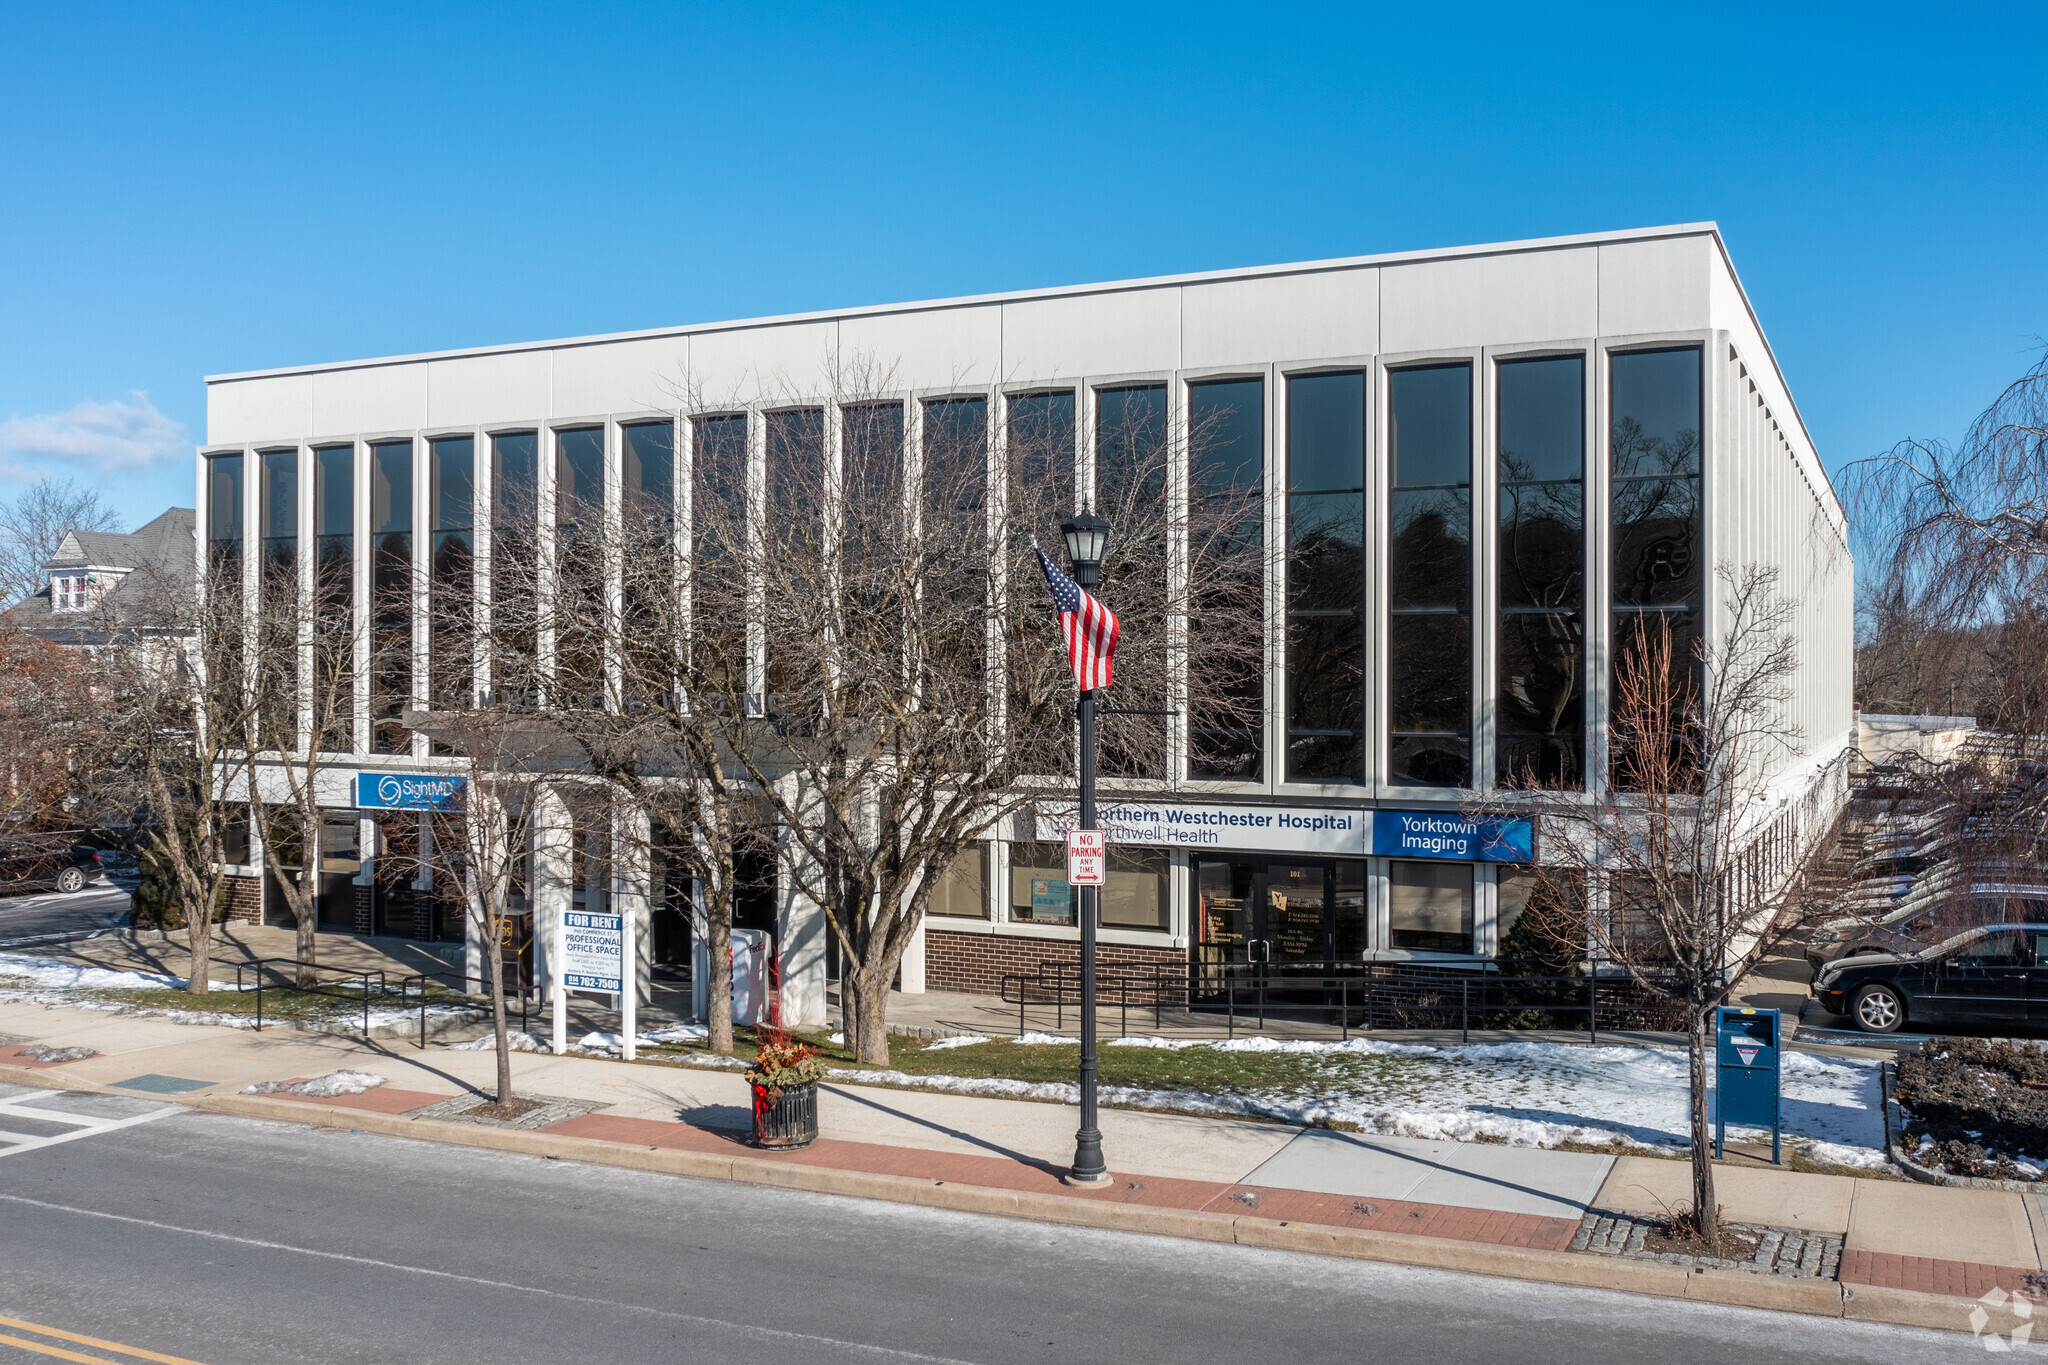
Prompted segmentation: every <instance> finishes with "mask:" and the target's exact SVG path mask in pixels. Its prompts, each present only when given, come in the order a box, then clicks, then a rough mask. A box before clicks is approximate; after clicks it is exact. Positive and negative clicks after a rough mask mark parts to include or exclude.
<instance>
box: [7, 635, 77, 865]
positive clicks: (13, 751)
mask: <svg viewBox="0 0 2048 1365" xmlns="http://www.w3.org/2000/svg"><path fill="white" fill-rule="evenodd" d="M93 677H94V664H93V656H92V655H91V653H89V652H88V651H86V650H84V649H80V648H77V647H67V646H64V645H59V644H55V643H53V642H51V641H49V640H46V639H43V638H42V637H41V636H38V635H36V634H35V633H34V632H32V631H28V630H24V629H22V628H21V627H19V626H16V625H14V624H12V623H11V622H8V621H7V620H6V619H5V618H0V753H4V754H5V755H6V756H7V758H6V764H7V766H6V770H5V772H4V773H0V823H4V824H5V825H6V826H7V827H9V828H10V829H14V830H57V829H65V828H76V827H77V826H78V825H79V824H80V823H81V822H90V821H91V819H92V812H90V811H89V810H84V809H81V808H80V805H79V801H80V798H81V796H82V795H83V794H84V789H83V787H82V784H81V781H80V776H81V775H80V771H79V765H78V752H77V745H78V735H77V726H78V716H79V714H80V712H81V711H82V710H83V709H84V708H85V707H86V706H88V705H89V704H90V701H91V693H92V687H93Z"/></svg>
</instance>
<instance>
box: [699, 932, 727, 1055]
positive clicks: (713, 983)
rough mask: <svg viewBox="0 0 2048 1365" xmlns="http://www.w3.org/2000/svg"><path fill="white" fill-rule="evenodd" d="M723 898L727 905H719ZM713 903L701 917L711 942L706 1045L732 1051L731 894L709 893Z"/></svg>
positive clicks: (715, 1048) (705, 1001)
mask: <svg viewBox="0 0 2048 1365" xmlns="http://www.w3.org/2000/svg"><path fill="white" fill-rule="evenodd" d="M721 899H724V900H725V901H726V902H727V907H728V908H726V909H720V908H719V906H718V905H717V902H718V901H719V900H721ZM712 901H713V904H712V905H711V907H710V908H709V909H708V910H707V912H706V914H705V916H704V918H705V921H706V927H707V928H708V929H709V930H710V939H711V942H710V944H709V945H708V946H707V948H706V949H705V953H704V956H705V959H706V967H705V970H707V971H709V972H710V973H711V980H709V981H707V982H706V983H705V990H704V1007H705V1010H706V1012H707V1013H708V1015H709V1016H710V1017H709V1018H708V1020H707V1021H706V1024H707V1027H706V1033H707V1035H708V1036H707V1037H706V1038H705V1046H706V1047H708V1048H709V1049H710V1050H711V1051H713V1052H721V1053H726V1054H728V1055H730V1054H731V1052H732V914H731V911H730V908H729V907H730V904H731V899H730V897H719V896H716V895H714V896H713V897H712Z"/></svg>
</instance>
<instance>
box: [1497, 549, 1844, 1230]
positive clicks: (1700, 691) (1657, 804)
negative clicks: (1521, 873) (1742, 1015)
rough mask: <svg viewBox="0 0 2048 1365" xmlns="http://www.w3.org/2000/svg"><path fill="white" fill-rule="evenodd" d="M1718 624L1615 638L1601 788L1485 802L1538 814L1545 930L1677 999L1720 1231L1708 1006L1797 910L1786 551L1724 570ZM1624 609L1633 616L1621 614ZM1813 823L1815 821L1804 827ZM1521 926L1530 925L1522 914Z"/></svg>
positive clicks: (1516, 794)
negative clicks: (1790, 799) (1698, 637)
mask: <svg viewBox="0 0 2048 1365" xmlns="http://www.w3.org/2000/svg"><path fill="white" fill-rule="evenodd" d="M1716 577H1717V580H1718V587H1719V598H1720V616H1721V620H1722V622H1723V623H1724V624H1723V626H1722V629H1721V631H1720V634H1719V636H1718V638H1717V639H1714V640H1710V641H1702V642H1700V644H1699V645H1697V646H1694V647H1688V646H1687V645H1686V644H1685V643H1684V642H1683V641H1682V640H1675V639H1674V638H1673V635H1672V632H1671V629H1670V626H1669V623H1668V621H1667V620H1666V618H1665V617H1664V616H1663V615H1662V614H1661V613H1648V614H1645V615H1644V616H1641V617H1637V618H1635V623H1634V624H1633V625H1630V626H1627V627H1625V628H1623V629H1625V632H1626V633H1625V634H1624V635H1623V638H1621V639H1619V640H1617V642H1616V649H1617V654H1618V659H1617V663H1616V665H1615V670H1614V701H1613V708H1612V709H1613V719H1612V722H1611V725H1610V736H1611V738H1610V745H1611V754H1610V763H1609V768H1610V771H1609V775H1608V777H1609V780H1608V781H1607V782H1606V783H1605V784H1595V790H1594V791H1593V792H1592V793H1591V794H1588V793H1582V792H1577V791H1561V790H1556V789H1551V788H1544V787H1541V786H1537V785H1534V784H1528V785H1524V786H1522V787H1520V788H1518V789H1515V790H1511V791H1508V792H1504V793H1503V794H1502V795H1501V796H1500V797H1498V798H1496V799H1494V800H1491V801H1489V802H1487V803H1484V804H1483V805H1482V806H1480V807H1479V808H1478V809H1479V810H1480V811H1481V812H1482V813H1484V814H1487V815H1491V816H1496V817H1497V816H1534V817H1535V818H1536V819H1537V820H1538V821H1540V823H1541V829H1542V838H1543V858H1542V860H1541V861H1540V862H1539V863H1537V864H1536V865H1535V867H1534V869H1533V870H1534V874H1535V876H1536V878H1537V884H1538V889H1539V891H1540V893H1541V898H1540V899H1541V903H1542V905H1543V906H1545V907H1547V909H1544V910H1542V911H1539V910H1538V909H1537V908H1535V903H1534V902H1532V908H1531V910H1530V911H1528V912H1525V915H1524V918H1525V919H1526V918H1528V917H1529V916H1530V915H1536V914H1539V913H1540V914H1541V915H1542V916H1543V919H1542V920H1541V921H1539V927H1538V933H1539V934H1541V935H1542V936H1544V937H1547V938H1549V939H1550V940H1551V941H1552V942H1553V943H1554V944H1556V945H1557V946H1559V947H1562V948H1564V949H1567V950H1569V951H1573V952H1583V953H1585V954H1586V955H1587V956H1589V957H1590V958H1592V959H1593V960H1594V962H1595V964H1596V965H1599V964H1609V965H1611V966H1612V967H1614V968H1618V969H1620V970H1621V971H1622V972H1624V973H1625V974H1626V976H1627V979H1628V980H1629V981H1630V982H1631V983H1632V984H1633V985H1634V986H1635V987H1636V988H1637V989H1638V990H1640V991H1641V992H1642V993H1644V995H1646V996H1647V997H1648V998H1650V999H1653V1000H1659V1001H1663V1002H1666V1003H1667V1004H1668V1006H1670V1007H1674V1008H1676V1009H1677V1010H1678V1011H1679V1012H1680V1013H1681V1015H1682V1018H1683V1020H1684V1027H1685V1033H1686V1040H1687V1054H1688V1064H1689V1073H1690V1077H1691V1082H1692V1095H1691V1115H1690V1123H1691V1140H1692V1187H1693V1188H1692V1218H1693V1219H1694V1222H1695V1226H1696V1228H1697V1230H1698V1231H1699V1232H1700V1234H1701V1235H1702V1236H1704V1237H1706V1238H1708V1239H1709V1240H1713V1239H1714V1238H1716V1237H1717V1236H1718V1210H1717V1206H1716V1204H1715V1198H1714V1169H1713V1164H1712V1160H1711V1156H1712V1146H1711V1132H1710V1129H1709V1125H1708V1119H1707V1067H1708V1065H1709V1059H1710V1057H1711V1055H1712V1050H1713V1047H1714V1009H1715V1007H1716V1006H1717V1005H1720V1004H1722V1003H1724V1002H1725V1001H1726V1000H1727V999H1728V997H1729V994H1730V992H1731V991H1733V990H1734V988H1735V987H1736V986H1738V985H1739V984H1740V983H1741V982H1742V981H1743V980H1744V979H1745V978H1747V977H1748V976H1749V975H1750V973H1751V972H1753V971H1754V970H1755V969H1756V968H1757V967H1758V966H1759V965H1760V964H1761V963H1762V961H1763V960H1764V958H1765V957H1766V956H1767V955H1768V954H1769V953H1770V951H1771V950H1772V949H1773V948H1774V947H1776V946H1777V945H1778V944H1779V943H1780V942H1781V941H1782V938H1783V936H1784V933H1785V932H1786V931H1787V930H1788V928H1789V927H1790V921H1791V920H1793V919H1795V918H1796V913H1795V912H1794V911H1793V910H1792V909H1790V908H1788V904H1787V894H1786V893H1787V891H1788V890H1789V889H1790V886H1791V883H1792V879H1793V877H1794V875H1795V873H1796V872H1797V870H1798V868H1797V866H1796V861H1797V859H1798V858H1799V856H1800V852H1801V844H1800V840H1799V836H1798V831H1797V830H1795V829H1790V828H1788V826H1787V824H1786V821H1785V818H1784V815H1783V813H1782V812H1781V811H1779V809H1778V807H1777V806H1775V805H1771V804H1769V803H1768V796H1769V793H1770V784H1771V778H1772V775H1773V772H1774V766H1775V765H1774V760H1776V759H1778V758H1781V757H1783V756H1785V755H1788V754H1791V753H1793V752H1795V751H1796V747H1797V745H1798V742H1799V738H1800V737H1799V735H1798V733H1797V732H1796V730H1795V729H1793V728H1791V727H1789V726H1788V725H1787V723H1786V721H1785V711H1786V706H1787V703H1788V702H1789V700H1790V680H1791V676H1792V673H1793V671H1794V669H1795V667H1796V665H1797V654H1796V650H1795V644H1794V640H1793V637H1792V635H1791V633H1790V630H1789V626H1790V623H1791V619H1792V612H1793V608H1792V605H1791V604H1790V603H1789V602H1787V601H1786V600H1785V598H1784V597H1783V596H1782V595H1781V594H1780V592H1779V588H1778V577H1779V576H1778V573H1777V571H1776V570H1775V569H1771V568H1763V567H1755V566H1751V567H1748V568H1744V569H1741V570H1734V569H1729V568H1726V567H1724V568H1723V569H1721V570H1720V571H1719V572H1718V573H1717V575H1716ZM1624 619H1627V618H1624ZM1809 833H1810V831H1809ZM1524 927H1526V926H1524Z"/></svg>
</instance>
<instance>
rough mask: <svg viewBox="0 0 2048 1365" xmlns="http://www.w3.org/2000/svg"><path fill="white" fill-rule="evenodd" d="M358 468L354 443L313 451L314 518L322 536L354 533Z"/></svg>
mask: <svg viewBox="0 0 2048 1365" xmlns="http://www.w3.org/2000/svg"><path fill="white" fill-rule="evenodd" d="M355 471H356V450H355V447H354V446H322V447H321V448H320V449H318V450H316V451H314V452H313V478H314V480H315V486H314V496H313V501H314V507H313V519H314V524H315V525H316V526H318V527H319V529H320V534H321V536H323V537H326V536H346V535H351V534H353V533H354V531H355Z"/></svg>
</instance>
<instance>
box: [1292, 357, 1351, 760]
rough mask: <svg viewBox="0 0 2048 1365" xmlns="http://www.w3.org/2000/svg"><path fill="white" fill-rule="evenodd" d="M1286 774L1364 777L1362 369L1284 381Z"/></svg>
mask: <svg viewBox="0 0 2048 1365" xmlns="http://www.w3.org/2000/svg"><path fill="white" fill-rule="evenodd" d="M1287 489H1288V497H1287V625H1288V638H1287V779H1288V781H1290V782H1360V781H1363V780H1364V778H1365V632H1364V620H1363V618H1362V616H1361V612H1362V610H1363V608H1364V604H1365V376H1364V375H1363V374H1359V373H1355V372H1354V373H1350V374H1314V375H1295V376H1293V377H1292V378H1290V379H1289V380H1288V381H1287Z"/></svg>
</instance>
